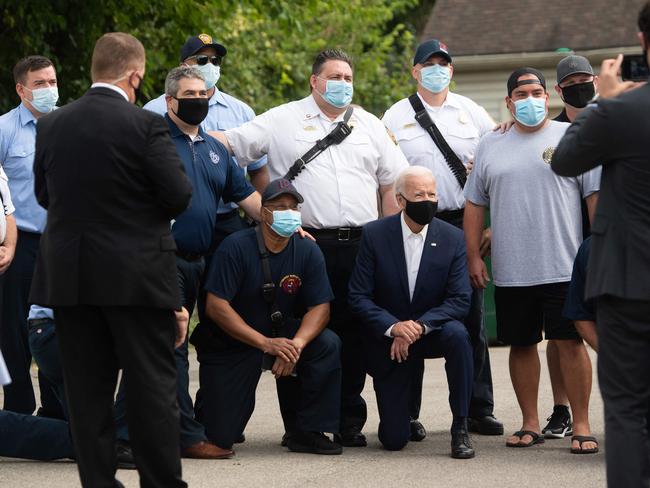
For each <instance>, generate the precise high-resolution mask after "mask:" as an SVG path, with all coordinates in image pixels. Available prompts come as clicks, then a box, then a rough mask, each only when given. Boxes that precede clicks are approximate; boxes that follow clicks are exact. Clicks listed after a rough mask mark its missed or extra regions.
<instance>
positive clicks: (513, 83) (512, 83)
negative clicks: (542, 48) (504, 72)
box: [508, 68, 546, 96]
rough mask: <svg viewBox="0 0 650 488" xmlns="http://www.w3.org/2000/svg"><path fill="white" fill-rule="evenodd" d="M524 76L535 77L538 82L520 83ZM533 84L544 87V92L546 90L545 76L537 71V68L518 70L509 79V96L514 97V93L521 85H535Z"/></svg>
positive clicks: (527, 81) (525, 81)
mask: <svg viewBox="0 0 650 488" xmlns="http://www.w3.org/2000/svg"><path fill="white" fill-rule="evenodd" d="M524 75H535V76H536V77H537V80H521V81H519V78H521V77H522V76H524ZM533 84H539V85H542V86H543V87H544V90H546V79H545V78H544V75H543V74H542V72H541V71H539V70H537V69H535V68H519V69H516V70H514V71H513V72H512V74H511V75H510V77H509V78H508V96H511V95H512V91H513V90H514V89H515V88H517V87H518V86H521V85H533Z"/></svg>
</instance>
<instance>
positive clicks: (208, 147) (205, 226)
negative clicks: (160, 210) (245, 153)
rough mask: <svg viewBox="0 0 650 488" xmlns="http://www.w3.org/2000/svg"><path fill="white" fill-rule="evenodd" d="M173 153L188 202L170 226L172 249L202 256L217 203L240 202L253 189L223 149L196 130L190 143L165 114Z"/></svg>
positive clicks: (211, 231)
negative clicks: (186, 180)
mask: <svg viewBox="0 0 650 488" xmlns="http://www.w3.org/2000/svg"><path fill="white" fill-rule="evenodd" d="M165 120H166V121H167V124H169V131H170V132H171V136H172V140H173V141H174V145H175V146H176V151H177V152H178V155H179V156H180V158H181V160H182V161H183V165H184V167H185V172H186V173H187V176H188V178H189V179H190V181H191V182H192V201H191V202H190V206H189V207H188V208H187V210H185V211H184V212H183V213H182V214H180V215H179V216H178V217H176V220H175V221H174V223H173V224H172V234H173V236H174V239H175V240H176V246H177V247H178V249H179V250H181V251H184V252H191V253H197V254H205V253H206V252H208V250H209V249H210V246H211V245H212V241H213V238H214V226H215V223H216V219H217V208H218V206H219V200H220V199H222V198H223V200H224V201H225V202H240V201H242V200H244V199H245V198H246V197H248V196H249V195H250V194H252V193H253V192H254V191H255V189H254V188H253V187H252V186H251V184H250V183H249V182H248V181H247V180H246V177H245V176H244V173H243V172H242V171H241V169H240V168H239V167H238V166H237V163H235V161H234V160H233V158H232V157H230V155H229V154H228V151H227V150H226V148H225V147H224V146H223V145H222V144H221V143H220V142H219V141H217V140H216V139H215V138H214V137H212V136H209V135H208V134H206V132H205V131H204V130H203V129H201V128H200V127H199V134H198V137H197V138H196V139H194V141H192V139H190V137H189V136H188V135H187V134H184V133H183V132H181V130H180V129H179V128H178V126H177V125H176V124H174V122H173V121H172V120H171V119H170V118H169V116H168V115H167V114H165Z"/></svg>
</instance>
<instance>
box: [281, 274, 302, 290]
mask: <svg viewBox="0 0 650 488" xmlns="http://www.w3.org/2000/svg"><path fill="white" fill-rule="evenodd" d="M300 285H302V280H301V279H300V277H299V276H296V275H293V274H291V275H287V276H285V277H284V278H282V279H281V280H280V288H282V291H283V292H285V293H286V294H288V295H295V294H296V293H298V290H299V289H300Z"/></svg>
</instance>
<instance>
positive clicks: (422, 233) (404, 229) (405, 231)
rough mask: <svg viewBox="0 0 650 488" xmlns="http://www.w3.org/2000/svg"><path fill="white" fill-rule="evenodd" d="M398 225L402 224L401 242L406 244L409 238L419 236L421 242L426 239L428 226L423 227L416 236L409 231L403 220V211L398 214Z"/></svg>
mask: <svg viewBox="0 0 650 488" xmlns="http://www.w3.org/2000/svg"><path fill="white" fill-rule="evenodd" d="M399 221H400V224H402V242H404V243H406V240H407V239H408V238H409V237H411V236H415V237H418V236H421V237H422V240H423V241H424V239H425V238H426V237H427V232H428V231H429V224H427V225H425V226H424V227H423V228H422V230H421V231H420V232H418V233H417V234H416V233H415V232H413V231H412V230H411V228H410V227H409V226H408V224H407V223H406V220H405V219H404V211H402V213H401V214H400V219H399Z"/></svg>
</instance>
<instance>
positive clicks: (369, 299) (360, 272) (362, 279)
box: [348, 228, 399, 339]
mask: <svg viewBox="0 0 650 488" xmlns="http://www.w3.org/2000/svg"><path fill="white" fill-rule="evenodd" d="M376 263H377V255H376V250H375V248H374V246H373V238H372V235H371V233H370V232H369V229H367V228H366V229H364V231H363V235H362V237H361V245H360V249H359V254H358V255H357V262H356V265H355V267H354V270H353V271H352V277H351V278H350V290H349V294H348V304H349V306H350V310H351V311H352V313H353V314H354V315H356V316H357V317H358V318H359V319H360V320H361V322H362V324H363V325H364V326H365V327H366V328H367V330H368V332H370V333H371V334H372V335H373V336H375V338H377V339H380V338H381V337H382V336H383V335H384V333H385V332H386V330H387V329H388V328H389V327H390V326H391V325H393V324H394V323H396V322H399V319H397V318H396V317H395V316H393V315H392V314H391V313H389V312H388V311H386V310H384V309H383V308H381V307H380V306H378V305H377V304H376V303H375V302H374V301H373V298H374V290H375V266H376Z"/></svg>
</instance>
